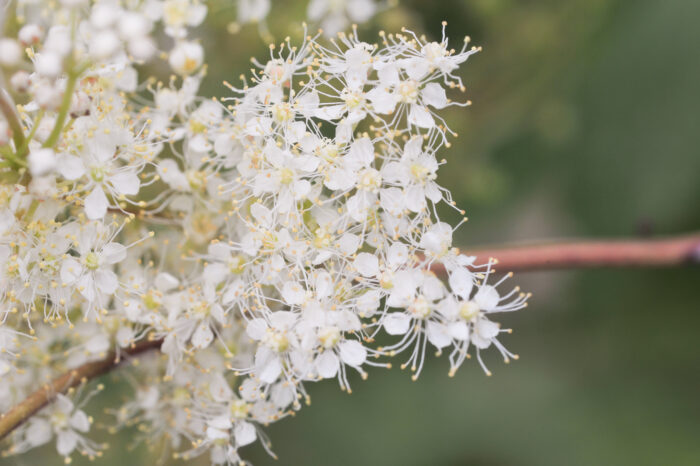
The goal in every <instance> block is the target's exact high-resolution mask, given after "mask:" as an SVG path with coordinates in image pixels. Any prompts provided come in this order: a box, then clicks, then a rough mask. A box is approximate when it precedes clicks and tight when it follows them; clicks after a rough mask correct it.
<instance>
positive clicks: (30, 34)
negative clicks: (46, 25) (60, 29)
mask: <svg viewBox="0 0 700 466" xmlns="http://www.w3.org/2000/svg"><path fill="white" fill-rule="evenodd" d="M42 37H44V31H43V30H42V29H41V27H39V26H37V25H36V24H27V25H26V26H24V27H22V29H20V30H19V34H18V35H17V38H18V39H19V41H20V42H21V43H22V45H25V46H26V45H36V44H38V43H39V42H40V41H41V38H42Z"/></svg>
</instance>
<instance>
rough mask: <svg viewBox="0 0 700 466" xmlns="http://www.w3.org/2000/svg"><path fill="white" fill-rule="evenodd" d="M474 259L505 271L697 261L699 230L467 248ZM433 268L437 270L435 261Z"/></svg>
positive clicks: (645, 265)
mask: <svg viewBox="0 0 700 466" xmlns="http://www.w3.org/2000/svg"><path fill="white" fill-rule="evenodd" d="M464 253H465V254H467V255H470V256H476V257H477V260H476V263H486V262H487V261H488V260H489V259H491V258H492V259H495V260H496V261H497V268H498V269H499V270H502V271H504V272H508V271H511V270H513V271H528V270H545V269H574V268H575V269H580V268H591V267H674V266H679V265H684V264H691V263H695V264H700V233H692V234H689V235H683V236H673V237H667V238H658V239H643V240H629V239H619V240H599V241H571V242H568V241H567V242H561V243H547V244H530V245H524V244H523V245H514V246H508V247H493V248H480V249H466V250H464ZM433 270H435V271H440V270H441V266H439V265H436V266H434V267H433Z"/></svg>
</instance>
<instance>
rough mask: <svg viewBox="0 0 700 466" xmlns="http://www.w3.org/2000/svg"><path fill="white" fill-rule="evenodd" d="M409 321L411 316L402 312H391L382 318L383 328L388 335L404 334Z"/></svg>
mask: <svg viewBox="0 0 700 466" xmlns="http://www.w3.org/2000/svg"><path fill="white" fill-rule="evenodd" d="M410 323H411V318H410V317H409V316H407V315H406V314H404V313H403V312H392V313H390V314H387V315H386V317H385V318H384V330H386V333H388V334H389V335H404V334H405V333H406V332H408V326H409V325H410Z"/></svg>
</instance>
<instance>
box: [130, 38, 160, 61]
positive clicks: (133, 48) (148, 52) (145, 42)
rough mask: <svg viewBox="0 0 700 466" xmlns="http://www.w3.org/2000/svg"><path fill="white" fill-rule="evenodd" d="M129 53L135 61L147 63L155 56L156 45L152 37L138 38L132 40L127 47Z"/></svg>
mask: <svg viewBox="0 0 700 466" xmlns="http://www.w3.org/2000/svg"><path fill="white" fill-rule="evenodd" d="M127 51H128V52H129V54H131V56H132V57H134V59H136V60H138V61H146V60H148V59H149V58H151V57H152V56H153V55H155V53H156V51H157V49H156V45H155V43H154V42H153V40H152V39H151V38H150V37H147V36H144V37H137V38H134V39H131V40H130V41H129V44H128V45H127Z"/></svg>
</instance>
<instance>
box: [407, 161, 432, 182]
mask: <svg viewBox="0 0 700 466" xmlns="http://www.w3.org/2000/svg"><path fill="white" fill-rule="evenodd" d="M411 175H413V178H415V179H416V180H418V181H425V180H427V179H431V178H434V176H433V177H431V176H430V170H429V169H428V168H427V167H425V166H424V165H421V164H419V163H414V164H413V165H411Z"/></svg>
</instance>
